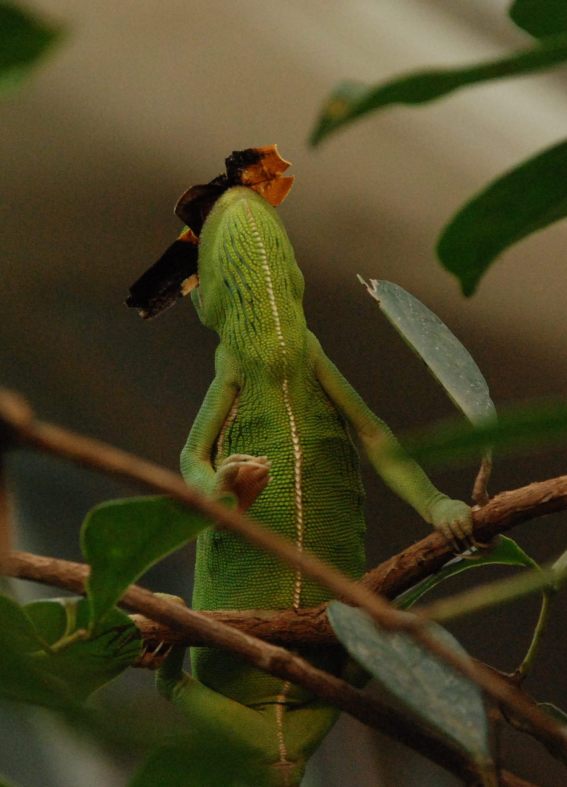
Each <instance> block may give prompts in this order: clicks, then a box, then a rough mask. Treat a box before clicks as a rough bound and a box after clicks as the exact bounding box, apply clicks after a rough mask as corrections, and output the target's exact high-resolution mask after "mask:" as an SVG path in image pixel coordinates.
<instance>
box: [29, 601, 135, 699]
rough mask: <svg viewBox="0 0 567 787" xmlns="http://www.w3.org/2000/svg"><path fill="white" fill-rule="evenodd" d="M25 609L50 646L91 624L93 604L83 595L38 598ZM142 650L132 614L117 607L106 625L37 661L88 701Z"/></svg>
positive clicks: (74, 695) (80, 697) (74, 694)
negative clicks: (47, 598)
mask: <svg viewBox="0 0 567 787" xmlns="http://www.w3.org/2000/svg"><path fill="white" fill-rule="evenodd" d="M25 611H26V612H27V614H28V616H29V617H30V618H31V620H32V621H33V623H34V626H35V628H36V630H37V631H38V633H39V634H40V636H41V637H42V638H43V639H44V640H46V641H47V642H49V644H50V645H53V644H54V643H56V642H57V641H58V640H60V639H61V638H62V637H63V636H64V635H65V634H72V633H73V632H74V631H76V630H78V629H86V628H87V626H88V624H89V604H88V601H87V600H86V599H83V598H78V599H56V600H49V601H47V600H44V601H35V602H33V603H31V604H28V605H27V606H26V607H25ZM70 620H71V621H72V626H71V627H69V621H70ZM140 651H141V640H140V634H139V632H138V629H137V628H136V626H135V625H134V624H133V623H132V621H131V620H130V618H129V617H128V615H126V614H125V613H123V612H121V611H120V610H118V609H113V610H111V611H110V613H109V614H107V615H106V616H105V621H104V628H102V627H101V628H100V629H99V630H98V631H97V632H96V633H94V634H92V635H91V636H90V637H89V638H88V639H85V640H79V641H77V642H74V643H73V644H71V645H69V646H68V647H65V648H63V649H61V650H59V651H58V652H56V653H43V654H41V656H39V657H36V658H35V663H36V664H37V665H38V666H40V667H41V669H42V670H44V671H45V672H48V673H50V674H51V675H54V676H55V677H56V678H58V679H59V680H61V681H62V682H63V683H65V684H66V686H67V687H68V689H69V690H70V691H71V693H72V695H73V697H75V698H76V699H78V700H84V699H86V698H87V697H88V696H89V695H90V694H92V692H93V691H95V690H96V689H98V688H99V687H100V686H103V685H104V684H105V683H108V682H109V681H111V680H113V679H114V678H115V677H117V676H118V675H120V673H122V672H123V671H124V670H125V669H126V668H127V667H129V666H131V664H132V663H133V662H134V661H135V660H136V659H137V657H138V656H139V654H140Z"/></svg>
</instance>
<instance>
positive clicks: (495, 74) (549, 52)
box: [310, 36, 567, 145]
mask: <svg viewBox="0 0 567 787" xmlns="http://www.w3.org/2000/svg"><path fill="white" fill-rule="evenodd" d="M565 60H567V36H557V37H554V38H553V39H547V40H544V41H542V42H540V43H538V45H537V46H535V47H533V48H532V49H527V50H524V51H523V52H516V53H514V54H513V55H509V56H508V57H503V58H500V59H498V60H494V61H491V62H489V63H482V64H481V65H473V66H466V67H461V68H439V69H429V70H427V71H421V72H418V73H416V74H410V75H408V76H405V77H400V78H398V79H394V80H393V81H391V82H386V83H382V84H380V85H377V86H372V87H368V86H367V85H364V84H361V83H359V82H344V83H342V84H341V85H339V86H338V87H337V88H336V89H335V90H334V92H333V93H332V94H331V96H330V97H329V99H328V100H327V102H326V103H325V104H324V106H323V109H322V111H321V113H320V115H319V119H318V120H317V123H316V124H315V128H314V130H313V132H312V134H311V138H310V142H311V144H312V145H317V144H318V143H319V142H321V140H322V139H324V138H325V137H326V136H328V135H329V134H331V133H333V132H334V131H336V130H337V129H339V128H340V127H341V126H344V125H346V124H348V123H351V122H352V121H353V120H355V119H356V118H359V117H362V116H364V115H367V114H368V113H369V112H375V111H376V110H378V109H383V108H384V107H387V106H391V105H392V104H423V103H425V102H427V101H432V100H433V99H436V98H440V97H441V96H446V95H447V94H448V93H451V92H453V91H454V90H457V89H459V88H462V87H465V86H466V85H473V84H476V83H479V82H486V81H489V80H493V79H502V78H503V77H510V76H520V75H522V74H529V73H531V72H533V71H537V70H539V69H542V68H549V67H551V66H554V65H557V64H560V63H563V62H564V61H565Z"/></svg>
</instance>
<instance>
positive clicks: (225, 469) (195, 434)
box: [181, 347, 271, 511]
mask: <svg viewBox="0 0 567 787" xmlns="http://www.w3.org/2000/svg"><path fill="white" fill-rule="evenodd" d="M216 370H217V374H216V376H215V379H214V380H213V382H212V383H211V386H210V387H209V390H208V391H207V394H206V396H205V399H204V401H203V404H202V405H201V408H200V409H199V412H198V414H197V417H196V419H195V422H194V424H193V426H192V428H191V431H190V433H189V437H188V438H187V442H186V444H185V447H184V448H183V450H182V452H181V473H182V475H183V478H184V479H185V480H186V481H187V483H190V484H195V486H197V487H199V488H200V489H202V490H203V491H204V492H205V493H207V494H223V493H227V492H228V493H232V494H234V495H235V497H236V498H237V500H238V509H239V510H240V511H246V510H248V508H250V506H251V505H252V503H253V502H254V501H255V500H256V498H257V497H259V495H261V494H262V492H263V491H264V489H265V488H266V486H267V485H268V483H269V480H270V467H271V462H270V461H269V460H268V457H267V456H251V455H250V454H231V455H230V456H228V457H226V458H225V459H223V460H222V461H221V462H220V463H219V465H218V467H214V465H213V452H214V451H215V447H216V446H217V443H218V440H219V438H220V435H221V434H222V430H223V426H224V425H225V423H226V421H227V419H229V417H230V413H231V410H232V408H233V407H235V406H236V404H237V402H238V395H239V375H238V369H237V366H236V364H235V363H234V361H232V360H231V358H230V356H229V355H228V353H227V352H226V350H224V348H222V347H219V349H218V350H217V355H216Z"/></svg>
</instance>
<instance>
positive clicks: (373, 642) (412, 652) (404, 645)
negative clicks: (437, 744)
mask: <svg viewBox="0 0 567 787" xmlns="http://www.w3.org/2000/svg"><path fill="white" fill-rule="evenodd" d="M328 615H329V620H330V622H331V625H332V627H333V630H334V632H335V634H336V635H337V637H338V638H339V640H340V641H341V642H342V643H343V645H344V646H345V648H346V649H347V650H348V652H349V653H350V655H351V656H352V657H353V658H354V659H355V660H356V661H357V662H358V663H359V664H360V665H361V666H362V667H364V668H365V669H366V670H368V672H370V673H371V674H372V676H373V677H374V679H375V681H376V683H377V685H378V687H379V688H380V691H381V693H383V695H384V699H385V701H386V702H388V703H389V704H390V705H392V706H394V707H397V708H398V709H400V710H402V712H405V713H406V714H410V715H411V716H413V717H414V718H416V719H418V720H420V721H421V722H422V723H424V724H425V725H427V727H429V728H430V729H431V730H433V731H434V732H436V733H437V734H438V735H439V736H441V737H442V738H444V739H445V740H446V741H448V742H450V743H452V744H453V745H454V746H456V747H458V748H459V749H461V750H464V751H466V752H467V753H468V754H469V756H470V757H471V759H472V760H474V761H475V762H476V763H477V764H478V765H479V766H480V767H485V768H487V769H488V768H490V766H491V754H490V745H489V725H488V720H487V717H486V711H485V708H484V703H483V699H482V693H481V691H480V689H479V688H478V686H476V685H475V684H473V683H471V682H470V681H469V680H467V679H466V678H464V677H462V676H461V675H458V674H457V673H456V672H455V671H454V670H453V669H451V668H450V667H449V666H447V665H445V664H444V663H442V662H441V661H440V660H439V659H438V658H437V657H435V656H433V655H432V654H430V653H429V651H427V650H425V648H423V647H422V646H421V645H419V644H418V643H417V642H416V641H415V640H414V639H413V638H412V637H411V636H409V635H408V634H406V633H403V632H387V631H383V630H380V629H379V628H378V627H377V626H376V625H375V624H374V623H373V622H372V620H371V619H370V617H369V616H368V615H367V614H366V613H365V612H363V611H362V610H359V609H355V608H353V607H348V606H346V605H345V604H341V603H340V602H338V601H332V602H331V604H330V605H329V612H328ZM429 632H430V634H431V635H432V636H435V638H436V639H437V640H438V641H439V642H440V643H442V644H443V645H445V646H446V647H448V648H451V650H453V651H454V652H455V653H457V654H459V655H461V656H463V655H466V654H465V651H464V650H463V649H462V647H461V646H460V645H459V643H458V642H457V641H456V640H455V638H454V637H452V636H451V635H450V634H449V633H448V632H447V631H445V630H444V629H443V628H441V626H438V625H436V624H434V625H431V624H430V626H429Z"/></svg>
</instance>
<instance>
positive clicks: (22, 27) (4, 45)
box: [0, 2, 61, 92]
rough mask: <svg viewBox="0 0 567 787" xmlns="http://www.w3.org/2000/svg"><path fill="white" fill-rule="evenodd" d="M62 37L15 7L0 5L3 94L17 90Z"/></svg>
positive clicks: (1, 3)
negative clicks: (15, 88)
mask: <svg viewBox="0 0 567 787" xmlns="http://www.w3.org/2000/svg"><path fill="white" fill-rule="evenodd" d="M60 35H61V30H60V29H58V28H55V27H53V26H52V25H48V24H46V23H45V22H43V21H40V20H39V19H38V18H37V17H36V16H35V15H32V14H31V13H29V12H28V11H24V10H22V9H21V8H20V7H19V6H18V5H16V4H15V3H4V2H0V92H1V91H6V90H10V89H12V88H14V87H16V86H17V85H18V84H19V83H20V82H21V81H22V80H23V79H24V78H25V77H26V76H27V74H28V72H29V71H30V70H31V68H32V67H33V66H34V65H35V64H36V63H37V61H38V60H40V59H41V58H42V57H43V56H44V55H45V53H46V52H47V51H48V50H49V48H50V47H51V46H52V45H53V44H54V43H55V42H56V41H57V40H58V38H59V37H60Z"/></svg>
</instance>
